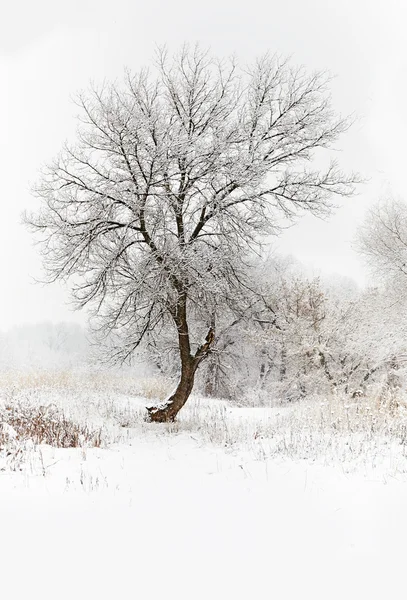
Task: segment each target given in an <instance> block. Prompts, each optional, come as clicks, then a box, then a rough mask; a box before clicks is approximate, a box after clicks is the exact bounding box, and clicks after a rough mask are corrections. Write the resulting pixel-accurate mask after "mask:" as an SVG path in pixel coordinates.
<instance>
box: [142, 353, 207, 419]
mask: <svg viewBox="0 0 407 600" xmlns="http://www.w3.org/2000/svg"><path fill="white" fill-rule="evenodd" d="M194 363H195V360H194V358H193V357H190V360H189V361H188V362H186V363H185V364H184V362H183V364H182V365H181V377H180V380H179V383H178V385H177V388H176V390H175V392H174V393H173V394H171V396H170V397H169V398H168V399H167V400H165V402H163V403H162V404H159V405H157V406H149V407H147V410H148V420H149V421H153V422H155V423H168V422H171V421H175V418H176V416H177V414H178V413H179V411H180V410H181V408H182V407H183V406H184V404H185V402H186V401H187V400H188V398H189V396H190V394H191V392H192V388H193V387H194V381H195V372H196V368H197V366H198V364H196V366H195V364H194Z"/></svg>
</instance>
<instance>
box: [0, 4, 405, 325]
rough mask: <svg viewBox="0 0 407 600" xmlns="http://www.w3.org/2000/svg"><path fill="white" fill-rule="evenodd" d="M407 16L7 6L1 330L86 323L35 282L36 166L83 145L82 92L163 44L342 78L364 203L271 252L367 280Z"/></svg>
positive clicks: (400, 84) (375, 9)
mask: <svg viewBox="0 0 407 600" xmlns="http://www.w3.org/2000/svg"><path fill="white" fill-rule="evenodd" d="M406 13H407V9H406V8H404V6H403V3H401V2H399V1H396V0H390V1H388V2H386V3H383V2H377V1H376V2H368V1H365V0H357V1H355V0H353V1H351V0H343V1H342V2H335V3H333V2H326V1H323V0H308V1H307V2H303V1H302V0H291V2H286V3H271V2H269V1H259V0H253V1H252V2H250V3H236V2H235V1H233V2H232V1H231V0H226V1H225V0H221V1H219V0H217V1H216V2H214V1H213V0H208V1H207V2H205V3H202V4H196V3H190V2H186V1H180V0H175V1H173V2H171V3H169V2H164V1H162V0H159V1H157V2H155V3H144V2H135V1H134V0H116V2H114V3H111V2H107V1H106V0H99V1H98V2H89V1H86V0H85V1H83V0H81V1H78V0H76V1H75V0H74V1H72V2H70V3H55V2H51V0H37V2H35V3H33V2H30V1H29V0H26V1H25V2H20V3H18V4H17V3H16V4H15V5H11V4H9V6H8V7H7V8H6V9H5V10H4V9H3V14H2V18H1V21H0V81H1V85H2V90H3V93H2V94H1V95H0V119H1V134H0V165H1V174H2V177H1V202H2V211H1V215H2V218H1V221H0V227H1V235H0V278H1V281H2V283H3V285H2V293H1V296H0V329H3V330H4V329H8V328H9V327H11V326H14V325H17V324H21V323H35V322H39V321H45V320H49V321H54V322H57V321H61V320H65V321H67V320H68V321H76V322H78V323H84V322H85V315H84V314H80V313H72V312H71V311H70V309H69V306H68V304H67V301H68V293H67V290H66V289H64V288H63V287H62V286H61V285H60V284H58V285H53V286H46V287H44V286H41V285H34V284H33V280H34V278H39V277H41V265H40V260H39V257H38V255H37V252H36V250H35V248H34V247H33V245H32V239H31V238H30V235H29V234H28V233H27V231H25V230H24V228H23V227H22V225H21V224H20V221H21V212H22V211H23V210H24V209H31V208H34V207H35V205H36V201H35V200H34V199H33V198H32V197H31V195H30V191H29V189H30V185H31V184H32V183H34V182H35V180H36V177H37V174H38V171H39V169H40V167H41V165H42V164H43V163H45V162H47V161H49V160H50V159H52V157H53V156H54V155H55V154H56V153H57V152H58V151H59V150H60V148H61V145H62V144H63V142H64V141H65V140H66V139H73V138H74V135H75V130H76V126H77V123H76V120H75V115H76V113H77V108H76V106H75V105H74V103H73V101H72V97H73V96H74V94H75V93H76V92H77V91H79V90H81V89H84V88H86V87H87V86H88V84H89V82H90V80H93V81H95V82H96V83H97V82H101V81H103V79H105V78H106V79H107V80H111V79H115V78H120V77H121V75H122V73H123V69H124V67H129V68H130V69H133V70H137V69H139V68H140V67H141V66H143V65H145V64H148V62H149V61H150V59H151V57H152V55H153V53H154V49H155V47H156V45H157V44H158V45H160V44H164V43H165V44H167V45H168V47H169V50H170V51H172V50H176V49H177V48H178V47H179V46H180V45H181V44H182V43H184V42H191V43H195V42H197V41H198V42H200V43H201V44H202V45H203V46H210V47H211V49H212V51H213V52H214V53H215V54H217V55H228V54H231V53H236V55H237V56H238V57H239V59H240V60H241V61H242V62H246V61H247V62H249V61H251V60H252V59H253V58H255V57H256V56H257V55H259V54H261V53H263V52H265V51H268V50H269V51H271V52H276V53H280V54H282V55H289V56H291V58H292V62H293V63H296V64H304V65H306V67H307V68H308V69H309V70H314V69H317V70H324V69H327V70H329V71H330V72H331V73H332V74H333V75H334V76H335V79H334V81H333V83H332V92H333V104H334V108H335V110H336V111H337V112H341V113H343V114H349V113H354V114H355V116H356V121H355V124H354V126H353V127H352V129H351V131H350V132H349V133H348V134H346V135H345V136H344V137H343V138H342V139H341V140H340V142H339V144H340V146H338V159H339V160H340V163H341V165H342V166H343V167H344V168H346V169H351V170H355V171H359V172H360V173H361V174H362V175H363V176H364V177H365V178H367V179H368V183H366V184H365V185H363V186H362V187H360V189H359V195H358V196H356V197H355V198H352V199H349V200H341V205H340V207H339V208H338V210H337V211H336V212H335V214H334V215H333V216H332V217H331V218H330V219H329V220H327V221H321V220H318V219H316V218H315V217H312V216H310V215H307V216H305V217H304V218H302V219H301V221H300V223H299V224H298V225H296V226H295V227H294V228H291V229H289V230H288V231H286V232H285V233H283V234H282V236H281V237H280V238H279V239H278V240H276V241H275V244H274V245H275V248H276V249H277V250H278V251H280V252H283V253H285V254H287V253H291V254H294V255H295V256H296V257H297V258H299V259H300V260H301V261H302V262H304V263H305V264H306V265H307V266H308V267H309V268H310V269H311V270H312V271H313V272H315V273H317V272H318V271H319V270H321V271H322V272H323V273H338V274H340V275H346V276H349V277H352V278H354V279H355V280H356V281H358V282H359V283H364V282H365V281H366V273H365V270H364V267H363V265H362V264H361V262H360V260H359V259H358V257H357V255H356V253H355V252H354V250H353V249H352V239H353V237H354V232H355V229H356V227H357V225H358V224H359V223H360V221H361V220H362V218H363V215H364V213H365V211H366V208H367V207H368V206H369V205H370V204H372V203H373V202H375V201H376V200H377V199H378V198H379V197H380V196H383V195H384V194H387V193H390V190H392V191H393V193H395V194H403V191H404V190H403V183H404V181H403V179H404V168H405V164H404V152H405V150H404V146H405V139H406V137H407V136H406V134H407V118H406V111H405V106H404V98H405V96H406V93H405V92H406V87H407V83H406V70H407V69H406V65H407V53H406V44H407V43H406V41H405V35H404V24H405V18H406Z"/></svg>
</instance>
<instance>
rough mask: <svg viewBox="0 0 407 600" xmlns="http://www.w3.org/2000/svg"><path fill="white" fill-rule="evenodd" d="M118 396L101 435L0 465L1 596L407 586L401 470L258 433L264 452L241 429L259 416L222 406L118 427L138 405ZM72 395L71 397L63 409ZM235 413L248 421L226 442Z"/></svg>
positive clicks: (229, 593)
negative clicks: (280, 445)
mask: <svg viewBox="0 0 407 600" xmlns="http://www.w3.org/2000/svg"><path fill="white" fill-rule="evenodd" d="M43 397H44V396H42V398H43ZM115 398H116V404H117V406H116V408H114V404H115V402H114V400H112V401H111V400H109V402H108V403H107V405H108V407H109V418H110V420H111V425H110V435H111V445H109V446H108V447H104V448H85V449H55V448H51V447H50V446H40V447H37V448H34V447H32V446H30V445H28V446H27V447H26V450H25V456H24V461H23V462H22V463H21V464H19V466H18V467H17V468H16V470H10V468H6V467H7V464H6V463H4V466H3V468H4V469H5V470H4V471H3V472H2V473H0V508H1V511H0V515H1V517H0V519H1V544H0V565H1V578H0V591H1V592H2V595H1V597H2V598H10V599H13V600H14V599H20V598H21V599H26V598H31V599H36V598H39V599H40V598H41V599H48V598H58V599H65V598H67V599H68V598H69V599H72V598H75V599H82V598H83V599H85V598H86V599H98V600H99V599H104V598H106V599H107V598H109V599H110V598H119V599H120V600H122V599H123V600H124V599H126V598H137V599H139V598H140V599H142V600H144V599H145V600H148V599H150V598H151V599H173V598H174V599H175V598H176V599H184V598H185V599H186V598H188V599H200V598H202V599H203V598H205V599H206V598H208V599H209V598H211V599H218V598H219V599H222V600H223V599H229V598H230V599H231V600H232V599H237V598H256V599H262V598H276V599H278V600H280V599H281V600H284V599H286V598H287V599H293V600H294V599H302V598H304V599H308V598H310V599H324V600H325V599H329V600H331V599H336V598H338V599H343V598H346V599H353V598H355V599H356V598H357V599H358V600H362V599H364V598H366V599H369V600H370V599H375V598H383V597H387V598H389V597H390V598H393V597H394V598H396V597H404V595H405V592H404V588H405V582H404V561H405V549H404V548H405V539H406V537H407V535H406V534H407V512H406V509H405V507H406V506H407V477H406V475H405V474H404V469H403V468H402V469H400V468H394V464H392V463H391V460H390V462H387V463H386V465H387V466H386V468H385V465H384V464H380V465H378V466H375V467H374V468H372V462H371V459H370V458H369V457H366V460H365V461H364V462H363V463H361V462H360V460H358V461H356V463H355V464H354V465H353V466H352V468H349V467H350V465H351V462H346V463H345V462H343V461H339V460H338V461H337V462H336V463H335V461H332V460H329V461H325V462H324V461H323V460H316V458H315V457H316V455H313V456H312V457H311V458H312V460H311V459H310V458H309V459H307V460H305V459H301V458H298V455H297V456H294V455H291V456H284V454H283V453H280V454H278V453H276V452H275V451H273V452H269V450H270V448H272V445H271V441H270V440H266V439H263V440H260V441H261V446H259V447H261V448H263V454H262V455H261V453H260V452H259V450H258V448H259V447H257V449H256V447H255V446H249V445H248V444H247V440H248V433H250V437H252V436H251V432H252V431H255V432H258V431H260V433H261V434H262V435H263V436H264V431H265V428H264V427H263V429H259V426H258V423H257V424H256V419H257V421H260V422H262V423H263V425H264V422H265V420H267V419H269V418H270V414H268V413H267V411H264V410H263V409H260V410H257V412H256V410H255V409H233V410H230V409H228V408H225V407H224V405H223V404H221V403H218V404H217V405H215V408H208V406H200V407H197V406H195V408H194V407H191V409H190V413H189V414H188V413H186V417H185V421H184V423H183V422H181V423H180V425H179V426H172V427H166V426H161V425H158V426H157V425H146V424H142V423H141V422H140V421H139V422H137V419H136V418H135V422H134V423H132V425H131V427H121V428H120V429H119V428H116V429H115V427H114V425H113V424H112V423H113V421H114V418H116V421H117V420H122V419H123V418H124V415H125V414H127V413H129V411H130V408H129V406H130V405H129V402H130V403H134V406H133V404H132V405H131V407H133V408H134V414H135V415H137V414H138V413H139V406H140V405H139V404H138V403H137V401H136V399H134V398H133V399H132V400H130V401H129V400H124V399H123V398H121V397H119V396H117V397H115ZM89 399H90V400H92V399H91V396H90V395H88V396H87V400H88V401H87V402H84V403H83V405H82V406H81V409H80V410H82V412H83V414H86V415H87V416H86V418H87V419H90V420H91V421H92V419H93V422H94V423H96V422H97V417H98V415H99V417H100V416H101V415H102V413H103V411H105V412H106V411H107V409H106V406H105V407H104V408H103V410H102V409H101V407H102V405H101V404H97V403H95V401H94V399H93V400H92V401H90V400H89ZM79 400H80V395H78V396H75V393H72V394H70V395H69V402H68V401H67V400H66V401H67V402H68V404H69V405H70V407H71V411H73V407H74V406H77V404H78V401H79ZM53 401H54V402H58V401H61V397H59V396H58V395H57V394H56V395H54V397H53ZM95 407H96V409H97V410H96V409H95ZM117 407H120V410H119V408H117ZM198 408H199V410H200V411H201V413H202V414H203V416H202V422H201V426H199V420H198V421H197V418H198V417H197V410H198ZM91 409H92V410H91ZM77 410H79V408H78V407H77ZM205 411H206V412H205ZM211 411H212V412H211ZM117 415H119V416H120V419H118V417H117ZM205 415H206V416H205ZM208 415H209V416H210V415H212V418H214V417H215V416H216V417H217V419H219V415H222V419H223V424H224V426H225V427H226V429H227V430H228V434H227V435H228V436H229V437H227V441H228V443H227V444H225V443H224V440H225V433H224V431H223V433H222V432H219V431H218V432H217V431H216V427H215V424H213V427H214V430H215V433H213V432H212V434H211V435H213V440H212V441H211V440H210V439H209V437H208V436H209V435H210V434H209V433H208V431H209V426H208V423H209V416H208ZM254 415H256V416H254ZM243 417H244V422H247V421H249V422H251V423H252V426H251V427H252V428H250V429H245V430H244V432H243V433H244V435H243V434H242V437H241V443H240V444H239V443H238V440H237V439H235V440H234V443H232V442H233V440H232V438H234V437H236V435H237V434H236V432H238V431H241V432H242V431H243V429H242V425H241V423H242V422H243V421H242V419H243ZM274 418H275V417H274ZM205 419H206V420H205ZM253 423H254V425H253ZM122 424H123V423H122ZM202 424H205V426H203V425H202ZM236 424H237V425H236ZM283 424H284V422H283ZM291 435H292V434H291ZM222 436H223V437H222ZM244 436H246V438H245V437H244ZM257 437H258V436H257V433H256V434H255V438H256V443H257ZM260 441H259V443H260ZM243 442H244V443H243ZM267 444H269V445H267ZM344 445H345V446H346V441H345V442H344ZM338 447H339V446H338ZM301 448H303V447H302V446H301ZM304 448H305V446H304ZM364 449H365V450H366V448H365V447H364ZM386 452H387V453H388V455H387V458H389V457H390V458H391V456H392V455H393V454H392V452H393V451H389V450H388V449H387V450H385V453H386ZM291 454H292V453H291ZM376 454H380V450H378V449H377V448H376ZM402 456H403V454H400V453H399V454H397V461H396V465H397V467H400V465H401V462H400V461H401V458H402ZM8 460H9V459H8ZM12 464H13V463H10V462H9V463H8V467H10V465H11V466H12ZM16 465H17V463H16V462H15V463H14V467H16ZM362 465H363V468H362ZM367 467H368V468H367ZM390 467H391V468H390Z"/></svg>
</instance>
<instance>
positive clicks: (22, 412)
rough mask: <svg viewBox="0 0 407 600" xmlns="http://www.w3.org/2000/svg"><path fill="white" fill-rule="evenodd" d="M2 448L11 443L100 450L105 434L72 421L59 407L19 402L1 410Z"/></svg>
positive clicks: (0, 432) (0, 441) (0, 444)
mask: <svg viewBox="0 0 407 600" xmlns="http://www.w3.org/2000/svg"><path fill="white" fill-rule="evenodd" d="M0 421H1V425H2V427H1V430H0V447H1V446H4V445H6V444H7V443H8V442H10V440H11V439H12V440H13V441H17V442H23V441H27V440H30V441H32V442H33V443H34V444H48V445H50V446H54V447H55V448H79V447H83V446H92V447H99V446H100V445H101V430H92V429H90V428H89V427H88V426H87V425H83V424H79V423H77V422H75V421H74V420H72V419H69V418H68V417H67V416H66V415H65V414H64V412H62V411H61V410H60V409H58V408H57V407H55V406H36V405H32V404H30V403H24V402H21V401H20V402H17V403H13V404H6V405H5V406H3V407H2V409H1V410H0Z"/></svg>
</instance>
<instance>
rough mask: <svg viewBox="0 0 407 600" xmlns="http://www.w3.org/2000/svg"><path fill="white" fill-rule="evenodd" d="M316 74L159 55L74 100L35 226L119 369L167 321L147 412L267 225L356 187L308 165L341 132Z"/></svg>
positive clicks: (230, 296) (265, 64) (158, 417)
mask: <svg viewBox="0 0 407 600" xmlns="http://www.w3.org/2000/svg"><path fill="white" fill-rule="evenodd" d="M328 84H329V78H328V77H327V76H326V74H320V73H316V74H311V75H310V74H307V73H306V72H305V70H304V69H303V68H292V67H291V66H290V65H289V64H288V63H287V62H286V61H281V60H280V59H279V58H277V57H273V56H268V55H267V56H264V57H263V58H261V59H259V60H258V61H257V62H256V63H255V64H254V65H253V66H252V67H250V68H246V69H242V68H239V66H238V64H237V62H236V61H235V60H234V59H230V60H225V61H223V60H222V61H220V60H216V59H214V58H213V57H212V56H211V55H210V54H209V53H208V52H205V51H203V50H202V49H200V48H199V47H195V48H192V49H190V48H188V47H184V48H183V49H182V50H181V51H180V52H179V53H178V54H176V55H175V56H174V57H173V58H171V57H169V56H168V55H167V52H166V51H165V50H162V51H159V52H158V54H157V59H156V61H155V67H154V70H153V73H150V72H149V71H148V70H142V71H141V72H139V73H138V74H135V75H132V74H130V73H127V75H126V77H125V80H124V82H123V83H122V84H112V85H107V84H106V85H104V86H102V88H101V89H95V88H93V89H92V90H91V91H90V92H89V93H86V94H83V95H81V96H80V98H79V105H80V110H81V117H80V119H81V127H80V130H79V133H78V141H77V144H76V145H74V146H70V145H67V146H66V147H65V148H64V150H63V152H62V153H61V154H60V156H59V157H58V158H57V159H56V160H55V162H54V163H53V164H51V165H50V166H49V167H48V168H47V169H45V171H44V173H43V176H42V179H41V181H40V183H39V185H38V186H37V187H36V190H35V191H36V194H37V195H38V196H39V197H40V198H41V200H42V209H41V210H40V211H39V212H38V213H36V214H31V215H28V216H27V217H26V219H27V222H28V223H29V224H30V225H31V226H32V228H33V230H34V231H35V232H37V233H38V235H39V240H40V245H41V249H42V255H43V260H44V265H45V268H46V271H47V273H48V276H49V280H50V281H54V280H57V279H67V278H70V280H71V283H72V292H73V298H74V300H75V301H76V303H77V306H78V307H84V306H89V307H91V310H92V322H93V326H94V328H95V329H96V330H97V331H99V332H101V333H102V334H109V335H110V339H112V336H113V335H117V342H118V343H117V344H115V345H114V346H111V348H110V352H111V357H112V358H113V359H117V360H125V359H126V357H128V356H130V355H131V354H132V353H133V352H135V350H136V349H137V348H138V347H139V345H140V343H141V342H142V340H143V338H144V337H145V335H146V334H147V332H149V334H151V333H152V332H153V333H155V335H159V332H160V328H161V327H162V326H163V325H165V326H168V323H171V324H172V326H173V328H174V329H173V330H174V339H175V340H176V343H177V346H178V350H179V356H180V380H179V384H178V386H177V388H176V390H175V391H174V393H173V394H172V395H171V396H170V397H169V399H168V400H167V401H166V402H164V403H163V404H160V405H158V406H154V407H149V416H150V419H151V420H153V421H169V420H173V419H174V418H175V417H176V415H177V413H178V411H179V410H180V409H181V407H182V406H183V405H184V404H185V402H186V400H187V399H188V397H189V395H190V393H191V390H192V388H193V385H194V377H195V372H196V370H197V368H198V366H199V364H200V363H201V361H202V360H204V359H205V357H206V356H207V355H208V354H209V353H210V352H211V349H212V348H213V344H214V340H215V335H216V332H215V323H216V311H217V307H218V306H220V305H227V306H228V308H229V310H230V312H231V314H232V313H233V312H234V311H235V310H237V307H238V306H241V303H242V300H243V298H244V295H245V289H246V286H247V285H248V281H247V272H248V269H247V264H246V263H247V262H248V260H247V257H248V256H249V255H250V254H251V253H252V252H253V250H255V249H256V247H257V246H258V244H259V243H260V241H261V240H262V239H263V238H264V236H266V235H270V234H272V233H274V232H275V230H276V227H277V219H278V218H279V217H281V216H282V215H283V216H288V217H294V216H295V214H297V212H298V211H301V210H306V211H312V212H313V213H315V214H321V213H323V212H325V211H326V210H327V209H328V208H329V206H330V202H331V197H332V194H339V195H348V194H351V193H352V191H353V183H354V181H355V178H354V176H347V175H344V174H343V173H342V172H341V171H340V170H339V169H338V167H337V165H336V164H335V163H332V164H330V165H329V167H328V168H327V169H326V170H324V171H322V170H318V169H315V170H313V169H312V168H309V165H310V163H311V162H312V160H313V158H314V154H315V151H317V150H320V149H327V148H330V147H331V146H332V144H333V143H334V142H335V141H336V140H337V138H338V136H339V135H340V134H341V133H342V132H344V131H345V130H346V129H347V127H348V125H349V123H348V121H347V120H345V119H342V118H338V117H336V116H335V114H334V113H333V111H332V109H331V104H330V98H329V94H328Z"/></svg>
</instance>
